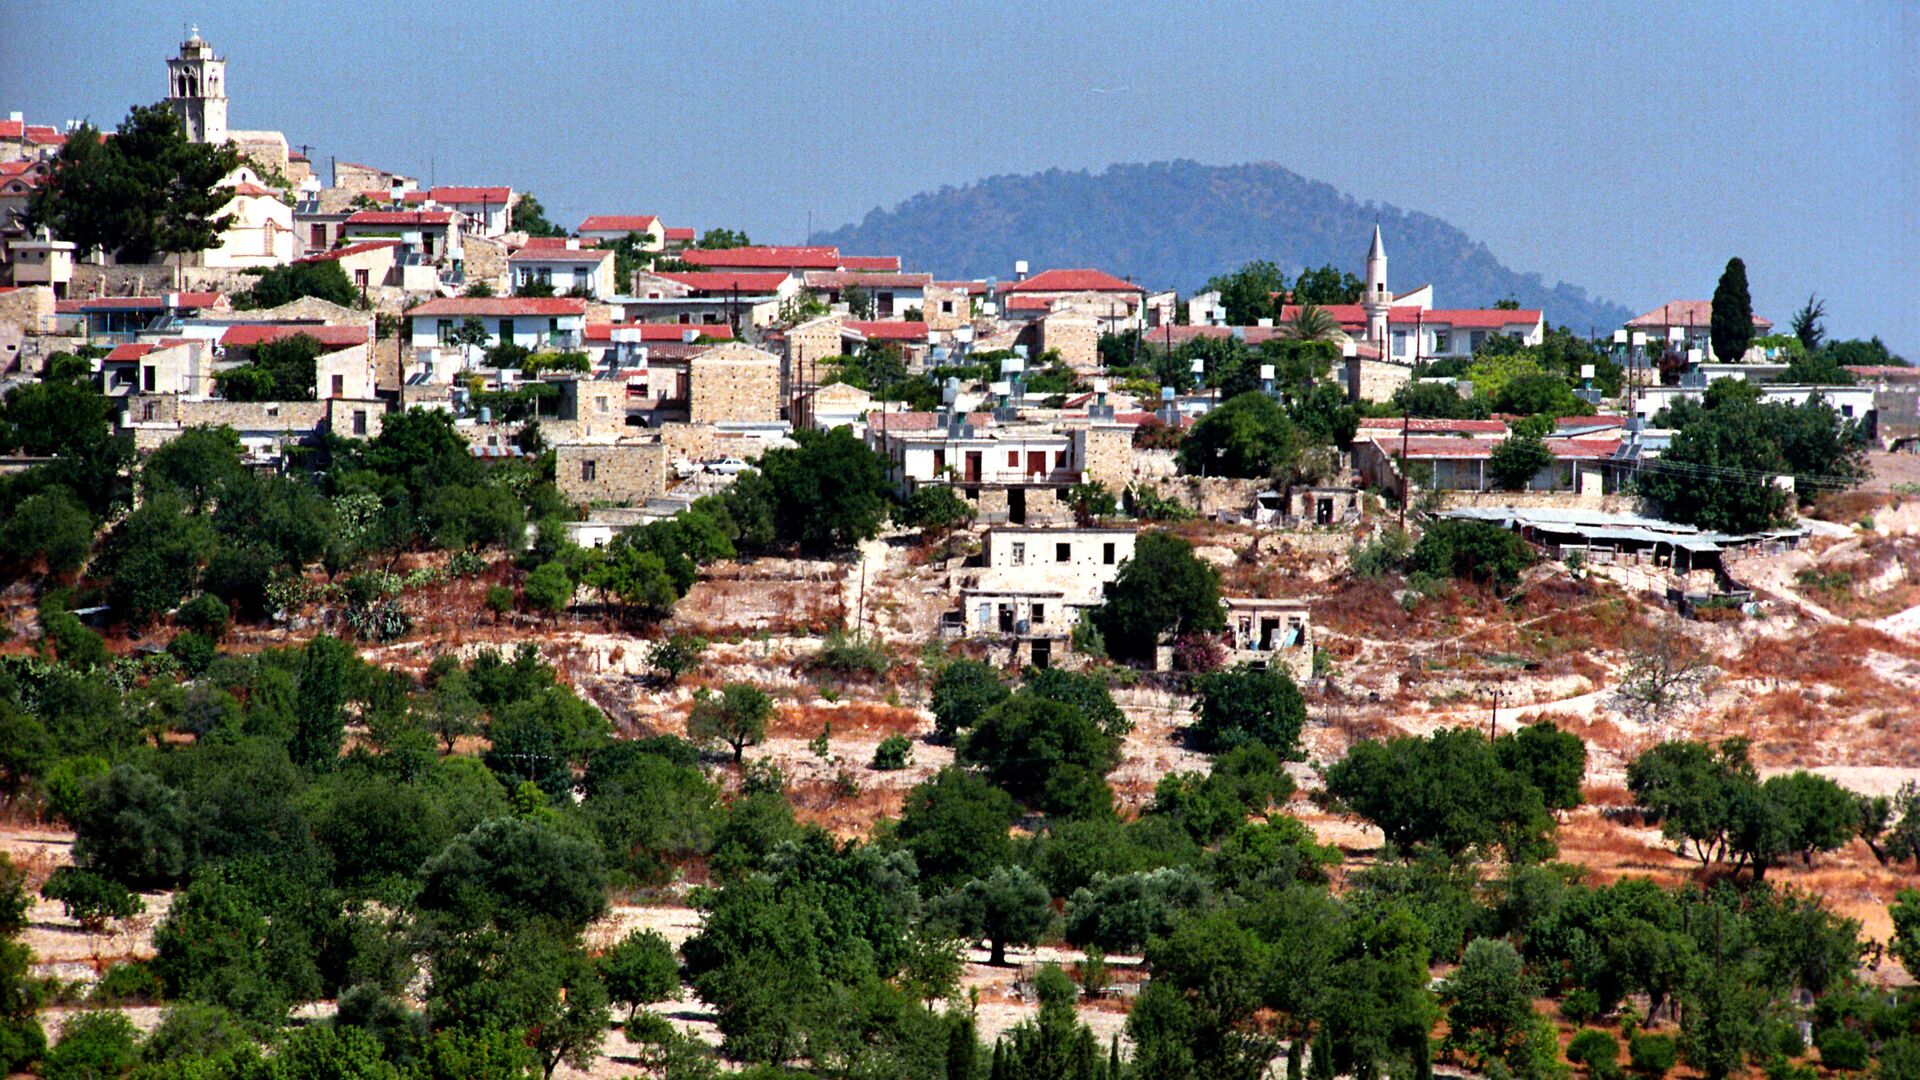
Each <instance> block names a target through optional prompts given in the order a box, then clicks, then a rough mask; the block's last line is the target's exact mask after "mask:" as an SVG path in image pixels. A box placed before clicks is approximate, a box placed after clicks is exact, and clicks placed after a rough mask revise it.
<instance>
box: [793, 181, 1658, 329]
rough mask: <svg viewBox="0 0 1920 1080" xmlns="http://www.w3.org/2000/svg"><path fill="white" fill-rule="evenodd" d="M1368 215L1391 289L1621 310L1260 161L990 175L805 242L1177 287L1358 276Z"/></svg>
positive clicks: (1561, 320) (1618, 316) (1607, 318)
mask: <svg viewBox="0 0 1920 1080" xmlns="http://www.w3.org/2000/svg"><path fill="white" fill-rule="evenodd" d="M1376 220H1378V221H1379V223H1380V227H1381V229H1382V231H1383V232H1384V233H1385V236H1386V242H1387V259H1388V279H1387V283H1388V285H1390V286H1391V287H1392V288H1393V289H1394V290H1395V291H1398V292H1405V291H1406V290H1408V289H1412V288H1415V287H1416V286H1419V285H1423V284H1426V283H1428V282H1432V283H1433V285H1434V296H1435V299H1436V300H1437V301H1438V303H1439V305H1440V306H1442V307H1486V306H1491V305H1492V304H1493V303H1494V302H1495V301H1497V300H1501V299H1503V298H1506V297H1509V296H1511V297H1513V298H1514V299H1516V300H1518V301H1520V303H1521V305H1522V306H1523V307H1537V308H1543V309H1545V311H1546V317H1547V321H1548V322H1551V323H1554V324H1556V325H1561V324H1564V325H1567V326H1572V327H1574V328H1576V329H1578V330H1579V331H1581V332H1583V333H1584V332H1585V331H1586V330H1587V328H1588V327H1597V328H1600V329H1601V330H1603V331H1604V330H1606V329H1609V328H1612V327H1617V326H1619V325H1620V324H1621V323H1622V322H1624V321H1625V320H1626V319H1628V318H1630V317H1632V315H1633V312H1630V311H1628V310H1627V309H1626V308H1623V307H1621V306H1620V305H1618V304H1615V303H1612V302H1610V301H1606V300H1601V299H1599V298H1597V297H1592V296H1588V295H1587V292H1586V290H1585V289H1582V288H1579V287H1578V286H1574V285H1568V284H1566V283H1564V282H1559V283H1555V284H1553V285H1548V284H1547V283H1546V281H1545V280H1543V279H1542V278H1541V276H1540V275H1539V274H1525V273H1520V272H1518V271H1515V270H1510V269H1508V268H1507V267H1505V266H1503V265H1501V263H1500V261H1499V260H1498V259H1496V258H1494V257H1493V254H1492V253H1491V252H1489V251H1488V250H1487V247H1486V245H1485V244H1482V243H1480V242H1478V241H1476V240H1474V239H1473V238H1471V237H1469V236H1468V235H1467V234H1465V233H1463V232H1461V231H1460V230H1459V229H1456V228H1454V227H1453V226H1452V225H1449V224H1447V223H1446V222H1444V221H1441V220H1440V219H1438V218H1435V217H1430V216H1428V215H1426V214H1422V213H1419V212H1417V211H1410V210H1401V209H1399V208H1398V207H1394V206H1388V205H1385V204H1378V203H1362V202H1360V201H1359V200H1357V199H1354V198H1353V197H1352V196H1349V195H1344V194H1342V193H1340V192H1339V191H1337V190H1335V189H1334V188H1333V187H1332V186H1331V185H1328V184H1323V183H1320V182H1318V181H1315V180H1309V179H1307V178H1306V177H1304V176H1301V175H1300V174H1298V173H1296V172H1293V171H1292V170H1290V169H1286V168H1283V167H1281V166H1279V165H1274V164H1270V163H1259V164H1252V165H1202V164H1199V163H1198V162H1193V161H1172V162H1159V163H1155V164H1152V165H1113V166H1110V167H1108V168H1107V170H1106V171H1105V172H1101V173H1097V174H1096V173H1090V172H1086V171H1084V170H1083V171H1080V172H1067V171H1064V170H1061V169H1052V170H1049V171H1047V172H1043V173H1033V174H1030V175H1027V176H995V177H990V178H988V179H985V180H981V181H979V182H977V183H973V184H968V185H966V186H965V187H960V188H955V187H943V188H941V189H940V190H939V191H935V192H928V193H926V194H922V195H916V196H914V197H913V198H911V199H908V200H907V201H905V202H903V203H901V204H899V205H898V206H895V207H894V208H892V209H891V210H883V209H875V210H873V211H872V212H871V213H869V214H867V216H866V218H865V219H863V220H862V221H860V222H859V223H858V224H853V225H847V226H845V227H843V228H840V229H838V230H835V231H833V232H828V233H824V234H817V235H815V237H814V240H813V242H814V243H816V244H838V245H839V246H840V248H841V249H842V250H843V251H848V252H851V253H854V254H863V255H864V254H886V255H892V254H898V255H899V256H900V257H901V259H902V262H903V264H904V265H905V266H907V267H908V268H910V269H916V270H930V271H932V272H934V273H935V274H936V275H939V276H942V277H947V276H951V277H968V278H978V277H998V278H1001V279H1003V280H1004V279H1007V278H1010V277H1011V276H1012V274H1013V264H1014V261H1015V260H1017V259H1025V260H1027V261H1028V262H1029V263H1030V264H1031V267H1032V269H1033V270H1034V271H1035V272H1038V271H1040V270H1043V269H1046V268H1048V267H1055V266H1070V267H1078V266H1096V267H1100V268H1101V269H1104V270H1109V271H1112V272H1114V273H1117V274H1128V275H1131V276H1132V278H1133V280H1135V281H1137V282H1140V283H1141V284H1142V285H1146V286H1148V287H1150V288H1177V289H1179V290H1180V291H1181V293H1182V295H1186V294H1189V293H1191V292H1193V291H1195V290H1197V289H1198V288H1199V287H1200V286H1201V285H1202V284H1203V283H1204V282H1205V281H1206V280H1207V279H1208V278H1210V277H1212V276H1213V275H1215V274H1218V273H1223V272H1225V271H1228V270H1232V269H1235V268H1237V267H1239V266H1241V265H1242V264H1244V263H1247V262H1250V261H1252V260H1254V259H1272V260H1273V261H1274V262H1276V263H1278V264H1279V265H1280V267H1281V269H1283V270H1285V271H1286V272H1287V275H1288V276H1289V277H1291V276H1293V275H1295V274H1297V273H1299V272H1300V270H1301V269H1303V268H1305V267H1309V266H1320V265H1323V264H1326V263H1332V264H1334V265H1335V266H1337V267H1339V268H1340V269H1342V270H1350V271H1352V272H1353V273H1354V274H1355V275H1360V274H1361V273H1363V271H1364V269H1365V266H1364V262H1365V255H1366V251H1367V242H1368V240H1369V239H1370V238H1371V237H1372V235H1373V225H1374V222H1375V221H1376Z"/></svg>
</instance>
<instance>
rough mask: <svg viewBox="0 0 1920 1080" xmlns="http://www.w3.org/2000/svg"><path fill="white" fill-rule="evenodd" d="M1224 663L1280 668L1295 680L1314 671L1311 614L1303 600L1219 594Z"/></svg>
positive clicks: (1228, 664)
mask: <svg viewBox="0 0 1920 1080" xmlns="http://www.w3.org/2000/svg"><path fill="white" fill-rule="evenodd" d="M1220 606H1221V607H1223V608H1225V609H1226V617H1227V629H1226V632H1225V633H1224V634H1223V635H1222V636H1221V645H1222V646H1223V647H1224V648H1225V649H1226V654H1227V655H1226V666H1228V667H1241V666H1245V667H1249V668H1253V669H1255V670H1262V671H1264V670H1282V671H1285V672H1286V673H1287V674H1289V675H1291V676H1293V681H1294V682H1296V683H1305V682H1306V681H1307V679H1308V678H1309V677H1310V676H1312V674H1313V615H1312V613H1311V611H1310V610H1309V609H1308V606H1307V602H1306V601H1305V600H1268V599H1262V598H1259V597H1253V596H1227V597H1222V598H1221V600H1220Z"/></svg>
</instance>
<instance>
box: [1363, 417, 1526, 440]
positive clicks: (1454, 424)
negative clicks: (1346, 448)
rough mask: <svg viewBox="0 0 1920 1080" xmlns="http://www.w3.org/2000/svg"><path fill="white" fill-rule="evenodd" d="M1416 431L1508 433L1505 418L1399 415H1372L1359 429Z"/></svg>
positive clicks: (1372, 431)
mask: <svg viewBox="0 0 1920 1080" xmlns="http://www.w3.org/2000/svg"><path fill="white" fill-rule="evenodd" d="M1403 426H1404V427H1406V428H1408V429H1410V430H1412V431H1416V432H1427V433H1433V432H1454V433H1458V434H1494V435H1504V434H1506V433H1507V424H1506V421H1504V420H1437V419H1432V418H1428V417H1420V416H1416V417H1414V418H1413V419H1412V420H1408V421H1404V422H1403V421H1402V420H1401V418H1400V417H1398V416H1372V417H1368V418H1366V419H1364V420H1361V421H1360V426H1359V430H1360V431H1361V432H1363V433H1365V434H1374V433H1376V432H1392V433H1393V434H1395V435H1398V434H1399V433H1400V429H1401V428H1402V427H1403Z"/></svg>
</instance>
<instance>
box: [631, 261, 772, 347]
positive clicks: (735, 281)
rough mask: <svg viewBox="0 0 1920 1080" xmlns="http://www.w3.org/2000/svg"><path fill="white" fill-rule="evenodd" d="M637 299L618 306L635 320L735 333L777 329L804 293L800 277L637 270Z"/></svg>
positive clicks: (635, 282)
mask: <svg viewBox="0 0 1920 1080" xmlns="http://www.w3.org/2000/svg"><path fill="white" fill-rule="evenodd" d="M631 288H632V290H633V295H632V296H623V297H619V298H618V299H617V300H616V301H615V302H616V303H618V304H619V305H620V306H621V307H622V308H623V309H624V312H625V316H626V318H627V319H628V320H629V321H632V322H677V323H685V324H709V325H714V324H725V325H727V326H729V327H732V328H733V330H734V331H735V332H736V333H739V332H743V331H745V330H746V329H747V328H749V327H766V326H772V325H773V324H774V323H776V322H778V321H779V319H780V310H781V307H782V306H783V305H784V304H785V303H786V302H787V300H789V299H790V298H792V297H793V296H794V295H795V294H796V293H797V292H798V291H799V279H798V278H794V277H789V276H787V275H785V274H780V273H737V272H731V271H675V272H671V273H669V272H660V273H655V272H652V271H648V270H640V271H636V272H635V273H634V275H633V283H632V285H631Z"/></svg>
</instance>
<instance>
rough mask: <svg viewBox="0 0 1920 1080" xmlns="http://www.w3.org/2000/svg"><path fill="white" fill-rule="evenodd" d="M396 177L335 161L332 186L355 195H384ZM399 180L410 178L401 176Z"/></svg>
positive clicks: (365, 167) (380, 171)
mask: <svg viewBox="0 0 1920 1080" xmlns="http://www.w3.org/2000/svg"><path fill="white" fill-rule="evenodd" d="M396 175H397V174H395V173H390V172H387V171H386V170H384V169H374V168H369V167H368V166H365V165H354V164H351V163H349V162H345V161H336V162H334V163H333V182H334V184H335V185H336V186H338V187H342V188H345V189H347V190H349V191H352V192H354V193H356V194H360V193H364V194H368V195H385V194H386V193H387V191H388V189H389V188H390V187H391V185H392V180H393V179H394V177H395V176H396ZM400 179H402V180H406V179H410V178H409V177H404V176H402V177H400Z"/></svg>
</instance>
